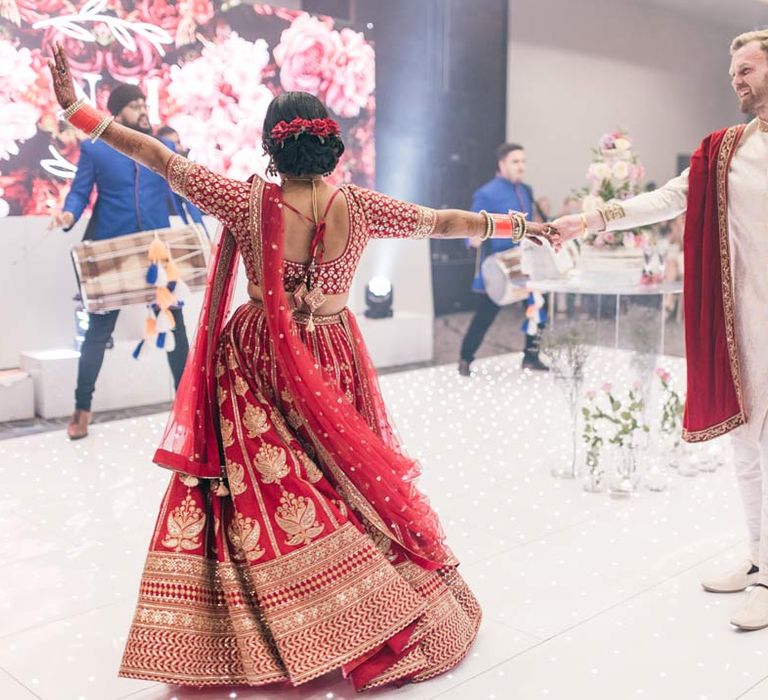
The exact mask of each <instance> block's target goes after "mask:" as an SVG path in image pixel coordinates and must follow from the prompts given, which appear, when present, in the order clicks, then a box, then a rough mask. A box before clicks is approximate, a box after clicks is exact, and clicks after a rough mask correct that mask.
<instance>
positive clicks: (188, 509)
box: [163, 493, 205, 552]
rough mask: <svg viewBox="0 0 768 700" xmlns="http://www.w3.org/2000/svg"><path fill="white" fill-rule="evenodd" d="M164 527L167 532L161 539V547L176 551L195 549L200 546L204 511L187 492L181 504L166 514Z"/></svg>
mask: <svg viewBox="0 0 768 700" xmlns="http://www.w3.org/2000/svg"><path fill="white" fill-rule="evenodd" d="M166 527H167V530H168V534H167V536H166V538H165V539H164V540H163V547H168V548H169V549H170V548H172V549H174V550H175V551H176V552H181V551H182V550H184V549H187V550H189V549H197V548H198V547H199V546H200V539H199V535H200V533H201V532H202V531H203V528H204V527H205V513H203V510H202V508H198V507H197V505H196V504H195V501H194V499H193V498H192V496H191V494H189V493H188V494H187V497H186V498H185V499H184V500H183V501H182V502H181V505H180V506H178V507H176V508H174V509H173V511H172V512H171V514H170V515H169V516H168V523H167V525H166Z"/></svg>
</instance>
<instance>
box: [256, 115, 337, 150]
mask: <svg viewBox="0 0 768 700" xmlns="http://www.w3.org/2000/svg"><path fill="white" fill-rule="evenodd" d="M301 134H311V135H312V136H317V137H318V138H319V139H320V140H321V141H323V140H324V139H326V138H328V137H329V136H341V129H340V128H339V125H338V124H337V123H336V122H335V121H334V120H333V119H330V118H326V119H302V118H301V117H296V118H295V119H292V120H291V121H289V122H287V121H279V122H277V124H275V125H274V126H273V127H272V131H270V132H269V135H270V137H271V138H272V140H273V141H275V142H276V143H279V144H281V145H282V144H283V143H284V142H285V140H286V139H289V138H290V137H291V136H293V137H294V138H299V136H300V135H301Z"/></svg>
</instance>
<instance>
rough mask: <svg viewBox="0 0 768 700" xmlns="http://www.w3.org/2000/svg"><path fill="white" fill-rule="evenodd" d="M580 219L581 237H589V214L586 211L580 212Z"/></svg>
mask: <svg viewBox="0 0 768 700" xmlns="http://www.w3.org/2000/svg"><path fill="white" fill-rule="evenodd" d="M579 221H580V222H581V229H580V230H579V238H581V239H584V238H586V237H587V231H588V226H587V215H586V214H585V213H584V212H581V214H579Z"/></svg>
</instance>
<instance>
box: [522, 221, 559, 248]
mask: <svg viewBox="0 0 768 700" xmlns="http://www.w3.org/2000/svg"><path fill="white" fill-rule="evenodd" d="M526 236H527V237H528V238H530V239H531V241H533V242H534V243H535V244H536V245H542V240H544V241H548V242H549V244H550V245H551V246H552V247H553V248H554V249H555V250H560V246H561V245H562V244H563V237H562V235H561V234H560V232H559V231H558V230H557V228H555V227H554V226H553V225H552V224H548V223H539V222H538V221H529V222H528V227H527V233H526Z"/></svg>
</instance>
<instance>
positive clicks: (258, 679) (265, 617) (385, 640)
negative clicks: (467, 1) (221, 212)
mask: <svg viewBox="0 0 768 700" xmlns="http://www.w3.org/2000/svg"><path fill="white" fill-rule="evenodd" d="M296 320H297V321H298V324H299V332H300V334H301V337H302V340H303V341H304V342H305V344H307V346H308V347H310V349H311V351H312V354H313V356H314V357H315V359H316V361H317V362H318V364H319V365H321V366H322V367H323V368H324V369H325V370H326V371H327V372H328V373H329V374H330V375H331V376H333V377H335V378H336V380H337V382H338V385H339V387H340V388H341V390H342V392H343V393H344V395H345V397H346V400H348V401H349V402H351V403H353V404H354V405H355V407H356V408H357V410H358V411H360V412H361V413H362V414H363V415H364V416H366V418H367V420H368V422H369V425H371V426H372V427H375V424H376V420H375V416H374V414H373V411H372V409H371V397H372V393H373V392H378V391H379V389H378V386H376V385H375V383H374V382H371V381H369V380H368V379H367V377H366V373H365V372H363V371H360V365H359V361H360V358H359V356H358V355H359V352H360V347H361V345H360V337H359V330H358V329H357V326H356V324H355V321H354V318H353V317H352V316H351V314H350V313H349V312H348V311H346V310H345V311H343V312H341V313H340V314H337V315H334V316H326V317H321V318H319V319H318V318H317V317H315V324H316V328H315V330H314V331H313V332H311V333H309V332H307V330H306V320H307V319H305V318H302V317H300V316H299V317H297V319H296ZM215 371H216V377H217V394H218V396H217V398H218V403H219V416H220V418H219V421H220V432H221V438H222V444H223V447H224V453H225V457H226V476H227V480H226V486H225V482H224V481H215V480H214V481H211V480H198V479H197V478H195V477H190V476H186V475H184V474H180V473H175V474H174V475H173V477H172V478H171V482H170V484H169V486H168V490H167V491H166V493H165V496H164V498H163V501H162V504H161V507H160V514H159V517H158V520H157V524H156V526H155V530H154V534H153V537H152V542H151V545H150V551H149V555H148V557H147V561H146V565H145V569H144V572H143V576H142V582H141V588H140V593H139V601H138V607H137V610H136V615H135V618H134V621H133V624H132V626H131V629H130V633H129V635H128V640H127V643H126V649H125V654H124V657H123V661H122V665H121V668H120V675H122V676H125V677H129V678H140V679H147V680H153V681H159V682H164V683H169V684H179V685H193V686H206V685H262V684H267V683H273V682H278V681H288V682H290V683H291V684H293V685H299V684H301V683H305V682H307V681H309V680H311V679H313V678H316V677H317V676H320V675H322V674H325V673H327V672H329V671H331V670H333V669H337V668H341V669H342V670H343V672H344V673H345V675H346V676H347V677H349V678H350V679H351V681H352V682H353V683H354V686H355V688H357V689H358V690H363V689H368V688H373V687H377V686H381V685H384V684H387V683H395V684H401V683H405V682H409V681H423V680H426V679H428V678H431V677H433V676H435V675H437V674H439V673H442V672H444V671H446V670H448V669H450V668H451V667H453V666H454V665H456V664H457V663H458V662H459V661H460V660H461V659H462V658H463V657H464V655H465V654H466V653H467V651H468V650H469V648H470V646H471V644H472V642H473V640H474V638H475V636H476V634H477V630H478V626H479V624H480V617H481V613H480V608H479V606H478V603H477V601H476V600H475V598H474V596H473V595H472V593H471V591H470V590H469V588H468V587H467V585H466V584H465V583H464V581H463V580H462V578H461V576H460V575H459V573H458V572H457V570H456V568H455V567H453V566H446V567H443V568H440V569H438V570H434V571H428V570H426V569H424V568H422V567H420V566H419V565H418V564H416V563H415V562H414V561H412V560H411V559H410V558H409V555H408V552H406V551H405V550H404V549H403V548H402V547H400V546H399V545H398V544H397V543H396V542H394V541H392V540H391V539H389V538H388V537H386V536H385V535H384V534H382V528H377V527H375V525H374V523H375V520H376V517H377V515H376V513H375V512H372V511H371V509H370V505H369V504H367V502H366V501H365V499H364V498H360V494H359V493H358V492H356V491H355V489H354V487H353V486H351V485H350V484H349V482H348V481H347V480H345V478H344V475H343V474H342V473H341V472H339V471H338V470H334V468H333V459H332V456H330V455H323V454H316V450H315V447H314V446H315V445H316V444H318V443H317V442H316V441H313V439H312V436H311V435H310V434H309V429H308V428H307V426H306V425H305V424H304V422H303V421H302V419H301V417H300V415H299V413H298V412H297V411H296V410H295V408H294V406H293V405H292V397H291V395H290V393H289V392H288V391H287V389H286V388H285V382H284V380H283V379H282V378H281V376H280V374H279V372H278V370H277V366H276V363H275V361H274V358H273V351H272V341H271V340H270V338H269V332H268V330H267V323H266V317H265V314H264V311H263V309H262V308H261V306H260V305H259V304H257V303H248V304H245V305H243V306H241V307H240V308H239V309H238V310H237V311H236V312H235V314H234V315H233V317H232V319H231V320H230V321H229V323H228V324H227V326H226V328H225V329H224V332H223V334H222V338H221V341H220V344H219V347H218V351H217V356H216V370H215ZM376 398H377V399H378V398H380V397H379V396H378V394H377V395H376Z"/></svg>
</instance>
